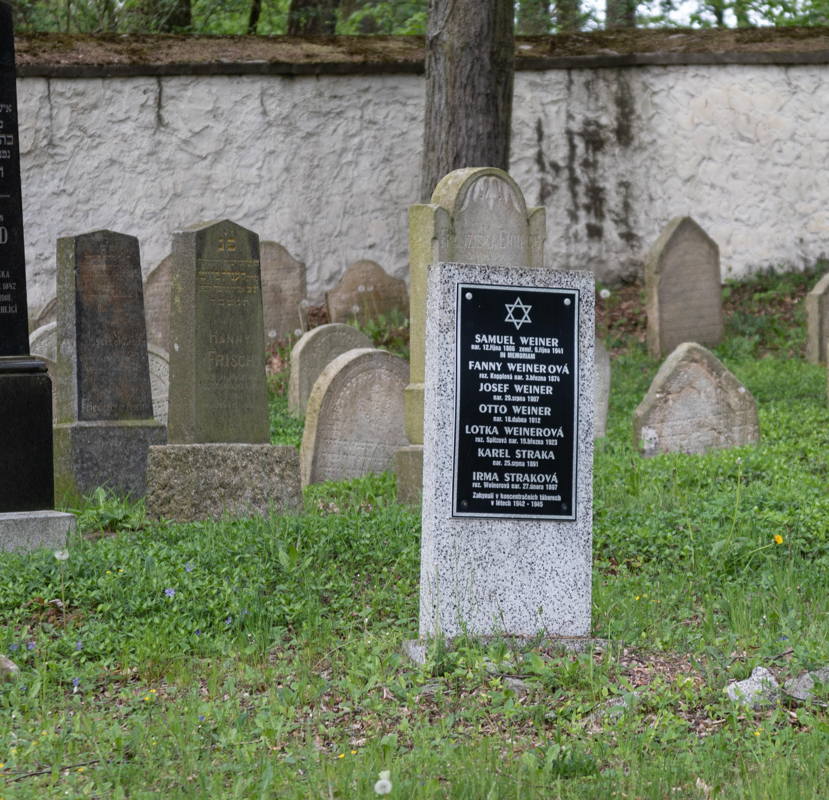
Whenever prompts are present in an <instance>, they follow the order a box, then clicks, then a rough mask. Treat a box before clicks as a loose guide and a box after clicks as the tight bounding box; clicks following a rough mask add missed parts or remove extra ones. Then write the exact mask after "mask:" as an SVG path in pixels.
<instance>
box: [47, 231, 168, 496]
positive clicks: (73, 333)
mask: <svg viewBox="0 0 829 800" xmlns="http://www.w3.org/2000/svg"><path fill="white" fill-rule="evenodd" d="M57 249H58V257H57V258H58V270H57V271H58V320H57V342H58V346H57V383H58V388H57V400H58V402H57V424H56V425H55V428H54V437H55V488H56V491H57V493H58V496H60V497H62V498H64V500H65V501H66V502H69V501H70V500H72V501H74V500H75V499H76V498H78V497H79V496H81V495H84V494H88V493H89V492H91V491H92V490H94V489H95V488H96V487H98V486H107V487H108V488H110V489H112V490H113V491H115V492H116V493H117V494H120V495H131V496H133V497H142V496H143V495H144V494H145V492H146V483H145V474H146V470H147V448H148V447H150V445H155V444H162V443H163V442H164V441H165V440H166V438H167V432H166V430H165V428H164V426H163V425H161V424H159V423H158V422H157V421H156V420H155V419H154V418H153V406H152V395H151V392H150V373H149V365H148V359H147V332H146V328H145V323H144V302H143V291H142V285H141V263H140V257H139V249H138V239H136V238H135V237H134V236H127V235H125V234H122V233H115V232H113V231H94V232H92V233H87V234H82V235H80V236H71V237H64V238H61V239H58V248H57Z"/></svg>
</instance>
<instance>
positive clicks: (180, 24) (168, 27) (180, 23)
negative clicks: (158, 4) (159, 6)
mask: <svg viewBox="0 0 829 800" xmlns="http://www.w3.org/2000/svg"><path fill="white" fill-rule="evenodd" d="M166 7H168V8H170V12H169V14H168V15H167V18H166V19H165V20H164V23H163V26H164V27H163V28H162V30H163V31H164V32H166V33H173V32H176V31H187V30H190V28H192V27H193V10H192V6H191V0H174V2H173V3H171V4H169V5H167V6H166Z"/></svg>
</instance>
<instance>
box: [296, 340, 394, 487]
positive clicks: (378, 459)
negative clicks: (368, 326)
mask: <svg viewBox="0 0 829 800" xmlns="http://www.w3.org/2000/svg"><path fill="white" fill-rule="evenodd" d="M406 378H407V369H406V362H405V361H404V360H403V359H402V358H398V357H397V356H393V355H391V354H390V353H387V352H385V351H384V350H374V349H372V348H365V349H359V350H349V351H348V352H346V353H343V354H342V355H340V356H337V358H335V359H334V360H333V361H332V362H331V363H330V364H329V365H328V366H327V367H326V368H325V369H324V370H323V371H322V373H321V374H320V376H319V378H317V381H316V383H315V384H314V388H313V390H312V391H311V396H310V398H309V399H308V408H307V411H306V414H305V431H304V432H303V436H302V449H301V451H300V461H301V470H302V485H303V486H307V485H308V484H310V483H321V482H322V481H338V480H345V479H347V478H358V477H360V476H362V475H367V474H369V473H372V472H384V471H385V470H387V469H391V468H392V464H393V461H394V454H395V452H396V451H397V450H398V449H399V448H400V447H401V445H403V444H404V443H405V441H406V433H405V430H404V425H403V390H404V388H405V386H406Z"/></svg>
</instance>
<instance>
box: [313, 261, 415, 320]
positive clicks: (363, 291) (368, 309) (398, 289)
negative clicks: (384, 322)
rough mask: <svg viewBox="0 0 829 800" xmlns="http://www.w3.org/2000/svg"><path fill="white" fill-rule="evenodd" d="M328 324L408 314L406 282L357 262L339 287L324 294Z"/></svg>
mask: <svg viewBox="0 0 829 800" xmlns="http://www.w3.org/2000/svg"><path fill="white" fill-rule="evenodd" d="M325 304H326V307H327V309H328V319H329V320H331V322H356V323H358V324H360V325H364V324H365V323H366V322H368V321H369V320H371V319H377V318H378V317H379V316H381V315H382V316H386V315H388V314H391V313H393V312H398V313H400V314H402V315H403V316H406V314H407V313H408V311H409V295H408V292H407V291H406V282H405V281H403V280H401V279H400V278H392V277H391V276H390V275H388V274H387V273H386V271H385V270H384V269H383V268H382V267H381V266H380V265H379V264H377V263H376V262H374V261H357V262H356V263H354V264H352V265H351V266H350V267H349V268H348V269H347V270H346V271H345V273H344V274H343V276H342V278H340V282H339V284H337V286H336V287H335V288H334V289H332V290H331V291H330V292H326V294H325Z"/></svg>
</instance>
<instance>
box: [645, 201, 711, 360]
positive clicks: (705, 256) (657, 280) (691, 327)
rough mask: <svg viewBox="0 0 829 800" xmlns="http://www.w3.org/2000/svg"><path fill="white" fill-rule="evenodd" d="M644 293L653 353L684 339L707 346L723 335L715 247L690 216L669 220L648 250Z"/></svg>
mask: <svg viewBox="0 0 829 800" xmlns="http://www.w3.org/2000/svg"><path fill="white" fill-rule="evenodd" d="M645 294H646V310H647V314H648V350H649V352H650V354H651V355H652V356H653V357H654V358H658V357H661V356H664V355H666V354H667V353H670V352H671V351H672V350H674V348H676V347H677V345H680V344H682V343H683V342H698V343H699V344H703V345H707V346H712V345H716V344H719V343H720V341H721V340H722V336H723V313H722V288H721V278H720V250H719V247H717V243H716V242H715V241H714V240H713V239H712V238H711V237H710V236H709V235H708V234H707V233H706V232H705V231H704V230H703V229H702V228H701V227H700V226H699V225H697V223H696V222H694V220H692V219H691V218H690V217H676V218H675V219H673V220H671V221H670V222H669V223H668V225H667V226H666V227H665V229H664V230H663V231H662V234H661V236H660V237H659V239H658V240H657V242H656V244H655V245H654V246H653V248H652V249H651V251H650V253H649V255H648V258H647V261H646V264H645Z"/></svg>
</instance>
